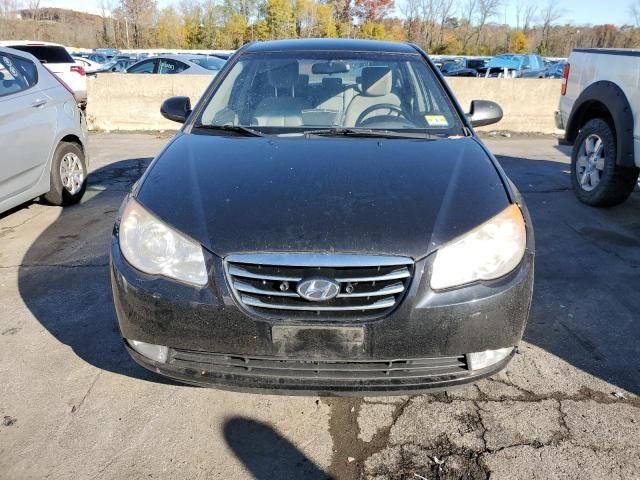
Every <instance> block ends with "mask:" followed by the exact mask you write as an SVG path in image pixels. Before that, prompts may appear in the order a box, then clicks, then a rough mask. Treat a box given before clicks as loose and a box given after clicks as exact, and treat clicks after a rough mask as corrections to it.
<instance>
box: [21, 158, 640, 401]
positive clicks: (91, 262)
mask: <svg viewBox="0 0 640 480" xmlns="http://www.w3.org/2000/svg"><path fill="white" fill-rule="evenodd" d="M149 161H150V159H149V158H133V159H128V160H122V161H118V162H115V163H111V164H109V165H107V166H105V167H102V168H100V169H98V170H97V171H94V172H93V173H92V174H91V175H90V177H89V186H88V190H87V194H86V196H85V199H84V201H83V202H82V203H81V204H79V205H76V206H73V207H70V208H67V209H64V210H63V211H62V213H61V215H60V217H59V218H58V219H57V220H56V221H55V222H54V223H53V224H52V225H50V226H49V227H48V228H47V229H46V230H45V231H44V232H43V233H42V234H41V235H40V236H39V237H38V238H37V240H36V241H34V242H33V244H32V245H31V246H30V247H29V249H28V251H27V253H26V255H25V256H24V259H23V261H22V265H21V267H20V269H19V272H18V275H19V279H18V281H19V289H20V294H21V296H22V299H23V301H24V302H25V304H26V305H27V307H28V308H29V309H30V310H31V312H32V313H33V315H34V316H35V318H37V319H38V321H39V322H40V323H41V324H42V325H43V327H45V328H46V329H47V330H48V331H49V332H50V333H51V334H52V335H54V336H55V337H56V338H57V339H58V340H59V341H60V342H62V343H63V344H65V345H68V346H69V347H71V348H72V349H73V351H74V352H75V353H76V354H77V355H78V356H79V357H80V358H82V359H83V360H85V361H86V362H88V363H90V364H91V365H94V366H95V367H97V368H100V369H104V370H108V371H111V372H116V373H119V374H123V375H128V376H132V377H135V378H141V379H145V380H150V381H155V382H169V381H168V380H165V379H163V378H162V377H160V376H157V375H155V374H152V373H149V372H147V371H146V370H144V369H142V368H141V367H139V366H137V364H135V363H134V362H133V361H132V360H131V359H130V358H129V356H128V355H127V353H126V352H125V350H124V348H123V346H122V340H121V338H120V335H119V332H118V327H117V322H116V316H115V312H114V309H113V303H112V298H111V287H110V281H109V272H108V263H109V258H108V255H109V242H110V236H111V229H112V226H113V221H114V219H115V216H116V213H117V211H118V208H119V205H120V203H121V201H122V199H123V198H124V196H125V195H126V193H127V191H128V190H129V188H130V187H131V185H133V183H134V182H135V181H136V180H137V179H138V178H139V177H140V175H142V173H143V172H144V170H145V168H146V167H147V165H148V164H149ZM500 162H501V164H502V165H503V167H504V168H505V170H506V171H507V173H508V174H509V176H510V177H511V179H512V180H513V181H514V183H515V184H516V185H517V186H518V188H519V189H520V190H521V192H522V193H523V195H524V197H525V198H526V200H527V205H528V207H529V210H530V212H531V216H532V218H533V223H534V226H535V232H536V248H537V258H536V284H535V292H534V302H533V307H532V314H531V317H530V319H529V323H528V326H527V329H526V331H525V340H527V341H528V342H530V343H532V344H534V345H537V346H539V347H541V348H543V349H545V350H546V351H548V352H550V353H552V354H553V355H556V356H557V357H559V358H561V359H563V360H565V361H567V362H568V363H570V364H572V365H574V366H575V367H577V368H579V369H581V370H583V371H585V372H587V373H590V374H592V375H595V376H597V377H600V378H602V379H604V380H606V381H607V382H610V383H612V384H614V385H617V386H618V387H620V388H624V389H626V390H628V391H631V392H633V393H636V394H638V393H640V367H639V366H638V365H637V362H636V361H635V360H636V359H638V358H640V322H637V318H638V316H639V314H640V295H638V294H637V292H638V291H639V290H640V275H639V273H640V215H639V214H638V212H640V194H638V193H634V194H633V195H632V197H631V198H630V199H629V201H627V202H626V203H625V204H623V205H620V206H618V207H614V208H609V209H596V208H591V207H588V206H586V205H583V204H581V203H580V202H578V201H577V200H576V198H575V195H574V193H573V192H572V191H571V185H570V181H569V178H570V177H569V166H568V164H566V163H563V162H559V161H550V160H530V159H523V158H513V157H500Z"/></svg>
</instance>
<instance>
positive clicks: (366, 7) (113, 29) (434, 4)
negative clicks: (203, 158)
mask: <svg viewBox="0 0 640 480" xmlns="http://www.w3.org/2000/svg"><path fill="white" fill-rule="evenodd" d="M100 2H101V3H100V7H101V14H100V15H87V16H86V18H85V19H84V20H83V22H80V21H79V20H78V18H77V14H76V12H70V13H64V12H69V11H65V10H61V9H51V8H43V7H42V6H41V1H40V0H28V2H26V4H24V3H22V4H21V3H20V0H0V38H34V39H38V40H50V41H58V42H60V43H65V44H75V45H76V46H83V47H116V48H184V49H214V48H215V49H235V48H238V47H240V46H242V45H244V44H245V43H247V42H250V41H255V40H272V39H281V38H311V37H329V38H331V37H342V38H346V37H348V38H365V39H378V40H391V41H409V42H413V43H416V44H417V45H419V46H420V47H422V48H424V49H425V50H427V51H428V52H429V53H432V54H463V55H494V54H497V53H503V52H514V53H519V52H527V51H537V52H538V53H540V54H543V55H547V56H556V57H565V56H567V55H568V54H569V52H570V51H571V50H572V49H573V48H576V47H583V48H600V47H605V48H633V47H636V48H637V47H640V0H635V2H634V3H632V4H630V5H628V7H627V8H628V13H629V24H627V25H621V26H618V25H610V24H604V25H576V24H574V23H572V22H570V21H568V19H569V17H570V13H569V12H567V11H565V10H563V9H562V5H561V3H560V2H557V1H553V0H549V1H548V3H546V4H542V5H541V3H540V2H537V1H535V0H515V2H516V3H515V5H513V4H512V5H511V6H512V7H513V8H514V9H515V24H514V22H513V19H512V18H510V19H509V20H510V23H507V18H506V8H507V2H506V0H397V1H394V0H180V1H177V2H176V3H175V4H173V5H170V6H166V7H164V8H159V7H158V5H157V3H156V1H155V0H100ZM603 8H605V7H603ZM52 12H53V13H52ZM79 23H82V25H78V24H79ZM60 25H62V27H61V26H60ZM65 27H66V28H65ZM69 29H71V30H69ZM47 37H49V38H47Z"/></svg>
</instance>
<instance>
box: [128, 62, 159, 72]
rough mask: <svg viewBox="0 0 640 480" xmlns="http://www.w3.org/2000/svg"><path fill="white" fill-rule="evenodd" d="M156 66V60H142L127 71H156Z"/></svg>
mask: <svg viewBox="0 0 640 480" xmlns="http://www.w3.org/2000/svg"><path fill="white" fill-rule="evenodd" d="M155 66H156V61H155V60H145V61H144V62H140V63H139V64H137V65H134V66H133V67H131V68H130V69H129V70H127V73H154V70H155Z"/></svg>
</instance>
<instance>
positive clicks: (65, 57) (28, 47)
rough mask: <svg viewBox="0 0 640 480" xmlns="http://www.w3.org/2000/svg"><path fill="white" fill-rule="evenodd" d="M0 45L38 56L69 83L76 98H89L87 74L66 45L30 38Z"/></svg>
mask: <svg viewBox="0 0 640 480" xmlns="http://www.w3.org/2000/svg"><path fill="white" fill-rule="evenodd" d="M0 47H7V48H14V49H16V50H20V51H22V52H27V53H30V54H31V55H33V56H34V57H36V58H37V59H38V60H39V61H40V62H41V63H42V64H44V66H45V67H46V68H47V69H48V70H49V71H51V72H52V73H53V74H54V75H56V76H57V77H58V78H60V80H62V81H63V82H64V83H65V84H67V85H68V86H69V87H70V88H71V90H72V91H73V93H74V95H75V97H76V100H78V102H80V103H84V102H86V100H87V76H86V72H85V70H84V67H83V66H82V65H78V64H77V63H76V62H75V61H74V59H73V58H72V57H71V55H69V52H67V50H66V49H65V48H64V46H62V45H59V44H57V43H48V42H34V41H30V40H2V41H0Z"/></svg>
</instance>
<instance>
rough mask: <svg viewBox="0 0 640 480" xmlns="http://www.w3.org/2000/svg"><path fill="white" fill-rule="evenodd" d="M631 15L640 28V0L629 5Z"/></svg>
mask: <svg viewBox="0 0 640 480" xmlns="http://www.w3.org/2000/svg"><path fill="white" fill-rule="evenodd" d="M629 15H631V18H633V21H634V23H635V25H636V27H638V28H640V0H636V1H635V2H634V3H632V4H630V5H629Z"/></svg>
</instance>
